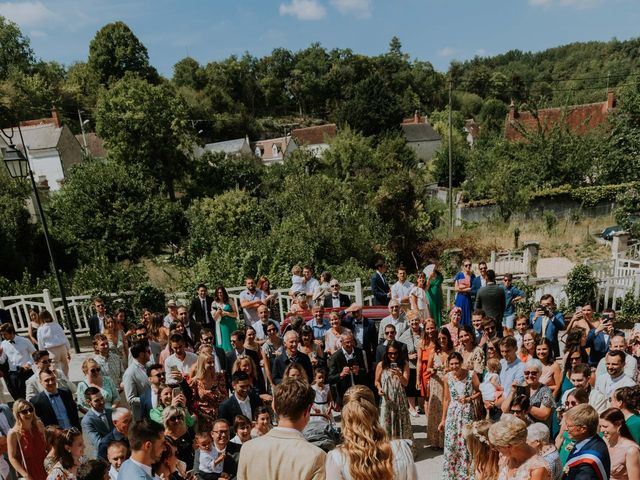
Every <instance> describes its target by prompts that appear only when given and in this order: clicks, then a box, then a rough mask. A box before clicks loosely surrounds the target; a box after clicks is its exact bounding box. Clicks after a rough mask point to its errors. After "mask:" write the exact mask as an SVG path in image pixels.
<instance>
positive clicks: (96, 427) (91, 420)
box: [80, 408, 113, 451]
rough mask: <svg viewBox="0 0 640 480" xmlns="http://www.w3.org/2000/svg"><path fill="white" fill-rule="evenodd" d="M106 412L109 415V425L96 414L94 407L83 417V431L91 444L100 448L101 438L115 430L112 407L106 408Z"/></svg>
mask: <svg viewBox="0 0 640 480" xmlns="http://www.w3.org/2000/svg"><path fill="white" fill-rule="evenodd" d="M104 413H105V415H106V416H107V423H108V424H109V425H108V426H107V425H106V424H105V423H104V422H103V421H102V419H101V418H100V417H99V416H98V415H96V413H95V412H94V411H93V409H91V410H89V411H88V412H87V413H86V414H85V416H84V417H82V422H80V423H81V425H82V431H83V432H84V433H85V434H86V435H87V437H88V438H89V441H90V442H91V445H93V447H94V448H95V449H96V451H97V450H98V446H99V445H100V440H102V439H103V438H104V437H106V436H107V435H109V433H110V432H111V430H113V421H112V420H111V413H112V412H111V409H110V408H105V409H104Z"/></svg>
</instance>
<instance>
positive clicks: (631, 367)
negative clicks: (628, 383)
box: [596, 353, 638, 379]
mask: <svg viewBox="0 0 640 480" xmlns="http://www.w3.org/2000/svg"><path fill="white" fill-rule="evenodd" d="M606 360H607V357H604V358H601V359H600V361H599V362H598V367H597V368H596V378H598V377H600V376H602V375H606V373H607V361H606ZM637 368H638V361H637V360H636V357H634V356H633V355H629V354H628V353H625V354H624V374H625V375H626V376H627V377H629V378H631V379H634V378H635V377H636V370H637Z"/></svg>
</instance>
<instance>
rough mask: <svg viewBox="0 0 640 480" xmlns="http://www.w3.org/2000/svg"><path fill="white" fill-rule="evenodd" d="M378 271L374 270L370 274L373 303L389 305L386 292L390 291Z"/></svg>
mask: <svg viewBox="0 0 640 480" xmlns="http://www.w3.org/2000/svg"><path fill="white" fill-rule="evenodd" d="M380 275H381V274H380V273H378V271H377V270H376V271H375V272H374V273H373V275H372V276H371V292H372V293H373V304H374V305H384V306H385V307H386V306H387V305H389V300H390V299H389V297H388V296H387V294H388V293H389V292H390V291H391V287H390V286H389V284H388V283H387V282H386V280H384V279H383V278H381V277H380Z"/></svg>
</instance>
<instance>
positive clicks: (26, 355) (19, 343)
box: [0, 335, 36, 372]
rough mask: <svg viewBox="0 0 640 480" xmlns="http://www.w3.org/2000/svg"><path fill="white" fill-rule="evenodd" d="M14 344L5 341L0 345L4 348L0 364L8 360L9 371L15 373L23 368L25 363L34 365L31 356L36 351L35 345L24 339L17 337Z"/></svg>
mask: <svg viewBox="0 0 640 480" xmlns="http://www.w3.org/2000/svg"><path fill="white" fill-rule="evenodd" d="M13 342H14V343H11V341H9V340H3V341H2V343H1V344H0V345H1V346H2V355H1V356H0V362H2V363H4V362H5V360H6V359H8V360H9V370H10V371H12V372H15V371H16V370H18V369H19V367H22V365H24V364H25V363H27V364H29V365H32V364H33V358H31V354H33V352H35V351H36V349H35V347H34V346H33V343H31V342H30V341H29V340H27V339H26V338H24V337H19V336H18V335H16V336H15V337H14V338H13Z"/></svg>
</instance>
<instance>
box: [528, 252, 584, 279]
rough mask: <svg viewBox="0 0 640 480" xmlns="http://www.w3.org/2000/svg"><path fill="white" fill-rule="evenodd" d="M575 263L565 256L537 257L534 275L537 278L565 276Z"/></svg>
mask: <svg viewBox="0 0 640 480" xmlns="http://www.w3.org/2000/svg"><path fill="white" fill-rule="evenodd" d="M574 266H575V264H574V263H573V262H572V261H571V260H569V259H568V258H567V257H549V258H540V259H538V266H537V268H536V276H537V277H539V278H549V277H566V276H567V274H568V273H569V272H570V271H571V269H572V268H573V267H574Z"/></svg>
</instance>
